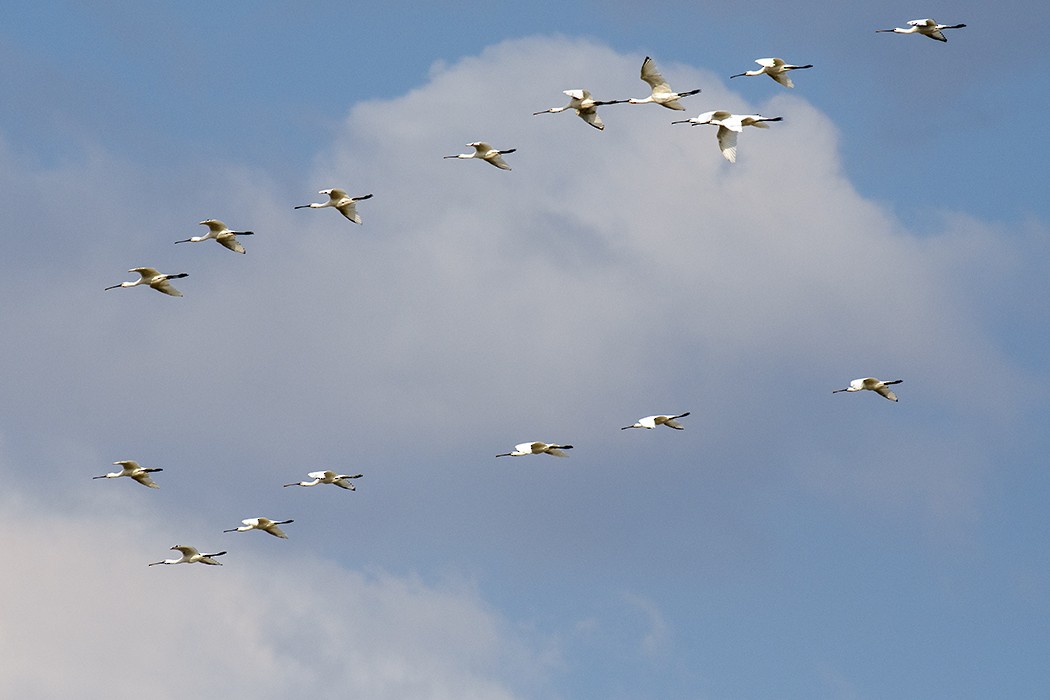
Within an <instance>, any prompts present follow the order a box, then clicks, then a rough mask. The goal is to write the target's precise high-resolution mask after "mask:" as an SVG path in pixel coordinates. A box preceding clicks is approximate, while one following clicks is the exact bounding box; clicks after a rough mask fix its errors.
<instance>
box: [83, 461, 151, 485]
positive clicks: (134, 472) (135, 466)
mask: <svg viewBox="0 0 1050 700" xmlns="http://www.w3.org/2000/svg"><path fill="white" fill-rule="evenodd" d="M113 464H115V465H117V466H118V467H121V470H120V471H119V472H110V473H108V474H100V475H98V476H93V477H91V478H92V479H116V478H119V477H122V476H130V477H131V478H132V479H134V480H135V481H137V482H139V483H140V484H142V485H143V486H149V487H150V488H151V489H159V488H160V487H159V486H157V482H155V481H154V480H153V479H151V478H150V476H149V475H150V474H151V473H153V472H162V471H164V470H163V469H161V468H160V467H143V466H140V465H139V463H138V462H136V461H135V460H133V459H127V460H123V461H120V462H114V463H113Z"/></svg>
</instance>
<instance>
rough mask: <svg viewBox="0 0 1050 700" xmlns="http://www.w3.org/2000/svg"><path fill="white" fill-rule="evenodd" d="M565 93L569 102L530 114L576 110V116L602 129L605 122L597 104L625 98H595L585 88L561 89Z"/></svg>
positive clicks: (614, 102) (610, 102) (608, 103)
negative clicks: (599, 113)
mask: <svg viewBox="0 0 1050 700" xmlns="http://www.w3.org/2000/svg"><path fill="white" fill-rule="evenodd" d="M562 92H564V93H565V94H566V95H568V96H569V104H567V105H565V106H564V107H551V108H550V109H545V110H543V111H542V112H533V113H532V116H534V117H535V116H536V115H537V114H548V113H550V114H557V113H558V112H564V111H565V110H567V109H574V110H576V116H578V117H579V118H580V119H582V120H583V121H585V122H587V123H588V124H590V125H591V126H593V127H594V128H595V129H598V130H602V129H604V128H605V124H604V123H603V122H602V119H601V117H599V116H598V106H599V105H615V104H620V103H622V102H626V101H627V100H606V101H601V100H595V99H594V98H592V97H591V93H589V92H587V91H586V90H562Z"/></svg>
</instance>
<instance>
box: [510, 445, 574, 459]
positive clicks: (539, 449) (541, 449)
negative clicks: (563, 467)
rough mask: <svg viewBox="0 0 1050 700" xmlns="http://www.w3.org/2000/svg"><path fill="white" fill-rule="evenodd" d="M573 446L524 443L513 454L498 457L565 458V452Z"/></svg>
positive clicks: (517, 446)
mask: <svg viewBox="0 0 1050 700" xmlns="http://www.w3.org/2000/svg"><path fill="white" fill-rule="evenodd" d="M571 449H572V445H550V444H547V443H546V442H522V443H519V444H517V445H515V446H514V451H513V452H504V453H503V454H501V455H496V456H497V457H521V456H522V455H538V454H549V455H554V456H555V457H564V456H565V452H564V450H571Z"/></svg>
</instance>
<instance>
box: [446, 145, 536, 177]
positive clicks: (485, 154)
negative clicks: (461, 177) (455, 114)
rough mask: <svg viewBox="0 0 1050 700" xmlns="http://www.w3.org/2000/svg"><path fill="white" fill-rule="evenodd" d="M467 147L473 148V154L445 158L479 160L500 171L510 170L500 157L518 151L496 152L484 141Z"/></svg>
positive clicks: (459, 154) (510, 149)
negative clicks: (490, 164)
mask: <svg viewBox="0 0 1050 700" xmlns="http://www.w3.org/2000/svg"><path fill="white" fill-rule="evenodd" d="M467 145H468V146H472V147H473V148H474V152H473V153H458V154H456V155H453V156H445V158H481V159H482V160H486V161H488V162H489V163H492V164H493V165H495V166H496V167H497V168H499V169H500V170H510V166H509V165H507V163H506V161H504V160H503V158H501V157H500V156H503V155H506V154H507V153H513V152H514V151H516V150H518V149H516V148H508V149H507V150H506V151H498V150H496V149H495V148H493V147H492V146H490V145H489V144H487V143H485V142H484V141H475V142H474V143H468V144H467Z"/></svg>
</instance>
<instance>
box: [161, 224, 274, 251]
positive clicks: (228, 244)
mask: <svg viewBox="0 0 1050 700" xmlns="http://www.w3.org/2000/svg"><path fill="white" fill-rule="evenodd" d="M199 225H200V226H207V227H208V232H207V233H206V234H204V235H203V236H191V237H190V238H186V239H183V240H181V241H175V242H176V243H200V242H201V241H207V240H209V239H211V240H214V241H216V242H217V243H219V244H220V245H222V246H223V247H224V248H226V249H228V250H232V251H233V252H234V253H241V254H243V253H244V246H243V245H241V242H240V241H238V240H237V236H254V235H255V233H254V232H253V231H231V230H230V229H229V227H228V226H227V225H226V224H224V223H222V222H221V221H219V220H218V219H207V220H205V221H201V222H200V224H199Z"/></svg>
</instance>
